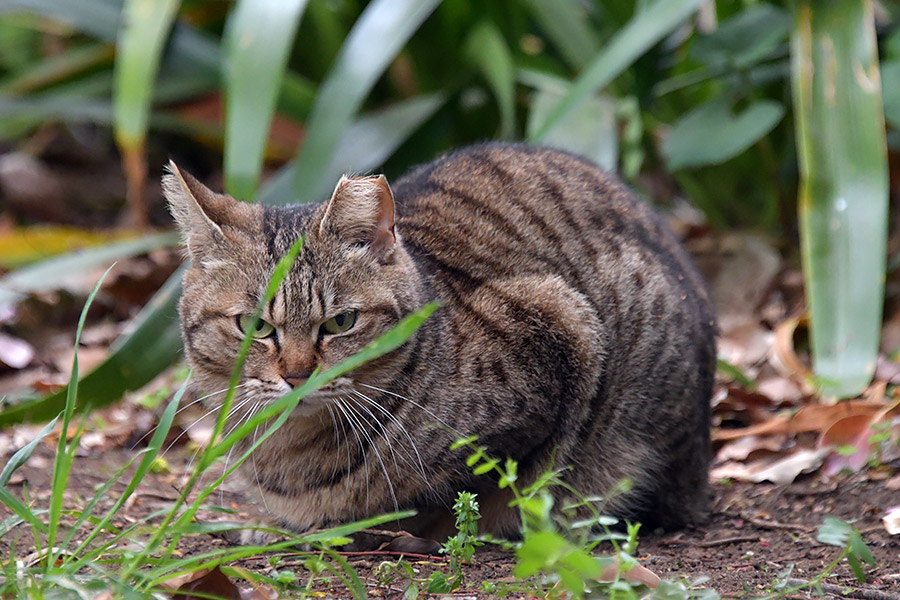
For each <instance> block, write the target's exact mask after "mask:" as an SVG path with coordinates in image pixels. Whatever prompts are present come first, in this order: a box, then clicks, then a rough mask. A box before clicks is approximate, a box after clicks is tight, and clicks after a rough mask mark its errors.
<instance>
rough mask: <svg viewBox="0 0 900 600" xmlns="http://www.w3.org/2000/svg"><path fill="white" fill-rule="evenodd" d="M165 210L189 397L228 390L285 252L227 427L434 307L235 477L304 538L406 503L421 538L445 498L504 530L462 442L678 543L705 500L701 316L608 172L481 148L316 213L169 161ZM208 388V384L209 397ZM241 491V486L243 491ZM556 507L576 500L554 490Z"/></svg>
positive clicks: (509, 526) (658, 231)
mask: <svg viewBox="0 0 900 600" xmlns="http://www.w3.org/2000/svg"><path fill="white" fill-rule="evenodd" d="M164 187H165V191H166V196H167V197H168V200H169V203H170V206H171V210H172V213H173V215H174V216H175V218H176V220H177V222H178V225H179V227H180V229H181V231H182V233H183V236H184V239H185V242H186V246H187V250H188V253H189V255H190V258H191V259H192V266H191V268H190V269H189V270H188V271H187V272H186V274H185V276H184V295H183V297H182V299H181V305H180V312H181V324H182V332H183V336H184V342H185V349H186V353H187V357H188V360H189V361H190V363H191V366H192V367H193V369H194V372H195V375H196V379H197V381H198V382H199V385H200V386H201V387H202V388H203V389H204V390H205V391H206V392H217V391H221V390H225V389H226V388H227V387H228V381H229V377H230V374H231V370H232V368H233V365H234V363H235V360H236V357H237V354H238V349H239V347H240V345H241V340H242V338H243V337H244V335H245V333H248V330H249V328H251V327H253V320H252V319H250V318H248V317H249V316H250V315H252V314H253V312H254V309H255V308H256V306H257V304H258V303H259V301H260V298H262V297H264V293H265V290H266V286H267V284H268V281H269V278H270V276H271V275H272V270H273V268H274V266H275V264H276V262H278V260H279V259H281V258H282V257H283V256H284V255H285V253H286V252H287V251H288V249H289V248H290V247H291V245H292V244H293V243H294V242H295V241H296V240H297V239H298V238H300V237H301V236H305V245H304V247H303V249H302V252H301V254H300V256H299V258H298V259H297V261H296V262H295V263H294V265H293V267H292V268H291V270H290V272H289V273H288V275H287V276H286V278H285V279H284V281H283V282H282V284H281V286H280V288H279V290H278V292H277V294H276V295H275V297H274V299H273V300H272V301H271V302H270V303H269V304H268V305H267V306H266V307H265V310H264V312H263V314H262V320H261V321H259V322H258V323H256V325H255V328H253V330H252V331H249V334H250V335H252V336H253V337H254V341H253V343H252V345H251V347H250V352H249V354H248V356H247V360H246V363H245V366H244V369H243V375H242V377H241V381H240V387H239V388H238V390H237V395H236V398H235V403H234V412H233V414H232V415H230V416H229V420H230V422H231V423H237V422H240V421H241V420H243V419H246V418H247V417H248V414H249V413H251V412H253V411H256V410H258V409H259V408H260V407H261V406H263V405H265V404H266V403H267V402H270V401H272V400H275V399H277V398H279V397H280V396H282V395H283V394H285V393H286V392H288V391H290V390H291V389H292V388H293V387H295V386H297V385H299V384H301V383H302V382H303V381H305V380H306V378H307V377H308V376H309V375H310V373H311V372H312V371H313V370H314V369H316V368H320V367H321V368H328V367H330V366H333V365H336V364H338V363H340V362H341V361H343V360H344V359H346V358H348V357H349V356H351V355H353V354H354V353H356V352H357V351H359V350H360V349H361V348H363V347H364V346H365V345H366V344H367V343H368V342H370V341H371V340H373V339H375V338H377V337H378V336H380V335H381V334H383V333H385V332H386V331H388V330H390V329H391V328H392V327H393V326H394V325H395V324H396V323H397V322H398V321H399V320H400V319H402V318H403V317H404V316H405V315H407V314H410V313H412V312H414V311H415V310H417V309H419V308H421V307H422V306H423V305H424V304H426V303H427V302H429V301H431V300H434V299H439V300H440V301H441V306H440V308H439V309H438V310H437V312H436V313H435V314H434V315H433V316H432V317H431V318H430V319H428V320H427V321H426V322H425V324H424V325H423V326H422V327H421V328H420V329H419V330H418V331H417V332H416V333H415V334H414V335H413V336H412V337H411V338H410V339H409V340H408V341H407V342H406V343H405V344H403V345H402V346H401V347H400V348H398V349H397V350H395V351H393V352H391V353H389V354H387V355H385V356H383V357H381V358H379V359H377V360H375V361H372V362H371V363H368V364H366V365H364V366H362V367H359V368H357V369H355V370H353V371H351V372H350V373H348V374H346V375H344V376H341V377H339V378H338V379H336V380H334V381H333V382H332V383H330V384H328V385H326V386H325V387H323V388H321V389H320V390H319V391H317V392H315V393H313V394H311V395H309V396H307V397H306V398H304V399H303V400H302V402H301V404H300V406H298V408H297V409H296V411H295V414H294V415H293V416H292V417H291V418H290V419H289V420H288V421H287V422H286V423H285V424H284V426H282V427H281V428H280V429H279V430H278V431H277V432H276V433H275V434H274V435H273V436H272V437H270V438H269V439H268V440H266V441H265V442H264V443H263V444H262V446H261V447H260V448H259V449H258V450H257V451H256V455H255V458H254V460H253V461H252V466H251V472H250V477H251V478H255V479H256V481H257V482H258V487H259V489H261V490H262V494H263V496H264V499H265V503H266V506H267V507H268V508H269V510H270V511H271V512H272V513H274V515H275V516H276V517H277V519H278V520H279V521H280V522H281V523H282V524H285V525H288V526H290V527H292V528H295V529H297V530H306V529H309V528H312V527H321V526H328V525H333V524H337V523H345V522H350V521H354V520H358V519H361V518H364V517H367V516H372V515H375V514H380V513H384V512H389V511H393V510H396V509H407V508H414V509H416V510H417V511H418V515H417V516H416V517H413V518H411V519H409V520H408V521H405V522H403V523H402V526H403V527H404V528H406V529H407V530H409V531H412V532H414V533H417V534H419V535H426V536H435V539H440V538H439V537H437V536H441V535H445V534H446V533H448V532H450V531H451V530H452V526H453V519H452V515H451V514H450V510H449V509H450V507H451V506H452V504H453V500H454V498H455V497H456V493H457V491H459V490H473V491H476V492H478V494H479V501H480V504H481V509H482V514H483V518H482V520H481V521H479V526H480V528H481V530H482V531H483V532H491V533H494V534H496V535H505V536H514V535H516V534H517V532H518V528H519V518H518V514H517V513H516V512H515V511H513V510H512V509H510V508H508V506H507V503H508V501H509V494H508V490H500V489H498V487H497V485H496V481H495V480H494V479H492V478H491V477H489V476H482V477H476V476H474V475H473V474H472V472H471V469H469V468H468V467H467V466H466V463H465V459H466V457H467V453H466V452H465V451H452V450H450V445H451V443H452V442H453V441H454V440H455V439H457V438H459V437H464V436H470V435H477V436H478V443H479V444H483V445H484V446H486V447H487V449H488V452H489V453H490V454H491V455H493V456H496V457H498V458H505V457H507V456H509V457H512V458H513V459H515V460H516V461H518V464H519V477H520V482H521V483H522V484H523V485H526V484H527V483H530V481H531V480H533V479H534V478H535V477H536V476H538V475H539V474H540V473H542V472H544V471H545V470H547V469H550V468H560V467H568V468H567V469H565V470H563V471H562V472H561V475H560V477H561V479H562V480H563V481H564V482H565V483H566V484H568V486H569V487H570V488H571V489H574V490H578V491H579V492H580V493H581V494H583V495H584V496H588V497H593V496H603V495H605V494H607V493H608V492H609V491H610V490H612V489H613V488H614V487H615V486H616V484H617V483H618V482H620V481H622V480H624V479H629V480H630V481H631V482H632V486H631V488H630V490H629V491H627V492H625V493H621V494H618V495H615V496H612V497H610V498H608V499H607V501H606V502H605V504H603V505H602V506H600V510H601V511H602V512H604V513H606V514H612V515H614V516H617V517H621V518H627V519H632V520H639V521H642V522H643V523H644V524H645V525H647V526H651V527H652V526H662V527H666V528H675V527H679V526H682V525H684V524H685V523H687V522H690V521H694V520H697V519H699V518H700V517H702V516H703V515H704V514H705V512H706V509H707V502H708V490H707V465H708V460H709V400H710V395H711V391H712V382H713V374H714V370H715V343H714V330H715V325H714V317H713V311H712V308H711V305H710V302H709V299H708V295H707V292H706V291H705V289H704V285H703V282H702V280H701V278H700V276H699V275H698V274H697V272H696V270H695V269H694V268H693V266H692V265H691V263H690V260H689V259H688V256H687V255H686V253H685V252H684V250H683V249H682V248H681V246H680V245H679V243H678V242H677V240H676V239H675V237H674V235H673V234H672V233H671V231H669V229H668V228H667V227H666V226H665V225H664V224H663V223H662V221H661V220H660V218H659V217H658V216H657V215H656V214H654V213H653V211H652V210H651V209H650V208H649V207H647V206H646V205H645V204H644V203H642V202H640V201H639V200H638V199H637V198H636V197H635V196H634V194H633V193H632V192H631V191H630V190H629V189H628V188H627V187H625V186H624V185H622V184H621V183H619V182H618V181H617V180H616V179H615V178H614V177H612V176H610V175H608V174H605V173H603V172H601V171H600V170H599V169H598V168H597V167H596V166H594V165H593V164H591V163H589V162H588V161H586V160H584V159H582V158H579V157H576V156H573V155H570V154H566V153H562V152H559V151H555V150H549V149H544V148H535V147H530V146H525V145H514V144H501V143H493V144H485V145H479V146H473V147H469V148H465V149H462V150H459V151H457V152H455V153H452V154H450V155H448V156H445V157H442V158H439V159H437V160H435V161H434V162H431V163H429V164H426V165H423V166H420V167H418V168H416V169H414V170H413V171H412V172H411V173H409V174H408V175H406V176H405V177H403V178H401V179H399V180H397V181H396V182H395V183H394V184H393V190H392V189H391V186H389V185H388V182H387V180H386V179H385V178H384V177H383V176H378V177H361V178H342V179H341V181H340V182H339V183H338V184H337V186H336V188H335V190H334V194H333V195H332V197H331V199H330V200H328V201H327V202H324V203H322V204H305V205H297V206H290V207H269V206H266V207H263V206H257V205H251V204H245V203H242V202H237V201H235V200H233V199H231V198H230V197H227V196H223V195H219V194H215V193H213V192H211V191H210V190H209V189H207V188H206V187H204V186H203V185H202V184H200V183H199V182H197V181H196V180H195V179H193V178H192V177H190V176H189V175H187V174H186V173H183V172H180V171H179V170H178V169H177V167H175V166H174V164H173V165H171V172H170V173H169V174H168V175H166V177H165V179H164ZM222 394H224V392H220V395H219V396H218V398H221V397H222ZM248 487H250V488H253V489H256V488H257V485H256V484H254V485H252V486H248ZM551 491H552V493H553V494H554V496H555V497H556V505H557V506H561V505H563V504H564V503H566V502H567V501H570V500H571V499H572V497H571V495H570V493H569V492H567V489H566V486H554V487H553V488H552V489H551Z"/></svg>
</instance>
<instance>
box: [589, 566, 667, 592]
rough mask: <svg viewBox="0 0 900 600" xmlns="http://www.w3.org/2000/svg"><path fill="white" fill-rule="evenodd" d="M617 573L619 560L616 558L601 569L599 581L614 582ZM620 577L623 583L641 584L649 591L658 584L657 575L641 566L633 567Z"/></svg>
mask: <svg viewBox="0 0 900 600" xmlns="http://www.w3.org/2000/svg"><path fill="white" fill-rule="evenodd" d="M618 571H619V560H618V559H617V558H614V559H613V563H612V564H611V565H609V566H608V567H606V568H605V569H603V574H602V575H600V581H613V580H615V578H616V573H617V572H618ZM622 577H623V578H624V579H625V581H628V582H630V583H641V584H643V585H646V586H647V587H648V588H651V589H653V588H655V587H656V586H658V585H659V582H660V579H659V575H657V574H656V573H654V572H653V571H651V570H650V569H648V568H647V567H645V566H643V565H635V566H633V567H632V568H630V569H628V570H627V571H625V572H624V573H622Z"/></svg>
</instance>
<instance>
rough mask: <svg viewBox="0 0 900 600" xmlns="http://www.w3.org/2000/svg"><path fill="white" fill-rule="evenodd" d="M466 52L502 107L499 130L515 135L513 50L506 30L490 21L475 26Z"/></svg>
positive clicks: (509, 135)
mask: <svg viewBox="0 0 900 600" xmlns="http://www.w3.org/2000/svg"><path fill="white" fill-rule="evenodd" d="M465 53H466V56H467V57H468V59H469V61H470V62H472V63H473V64H474V65H476V66H477V67H478V69H479V70H480V71H481V73H482V75H484V78H485V79H486V80H487V82H488V85H489V86H490V88H491V91H493V93H494V97H495V98H496V99H497V104H498V105H499V107H500V132H501V135H502V136H503V137H505V138H511V137H513V136H514V135H515V128H516V105H515V101H516V99H515V91H516V81H515V69H514V68H513V59H512V54H511V53H510V51H509V48H508V47H507V46H506V41H505V40H504V39H503V34H501V33H500V30H499V29H497V26H496V25H494V24H493V23H491V22H490V21H484V22H482V23H480V24H478V25H476V26H475V28H474V29H473V30H472V33H471V34H469V39H468V41H467V42H466V50H465Z"/></svg>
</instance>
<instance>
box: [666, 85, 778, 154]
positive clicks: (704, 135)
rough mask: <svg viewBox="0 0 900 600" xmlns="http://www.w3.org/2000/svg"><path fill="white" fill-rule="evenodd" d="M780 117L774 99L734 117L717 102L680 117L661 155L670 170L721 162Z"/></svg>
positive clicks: (768, 128)
mask: <svg viewBox="0 0 900 600" xmlns="http://www.w3.org/2000/svg"><path fill="white" fill-rule="evenodd" d="M783 117H784V107H783V106H782V105H781V104H780V103H778V102H775V101H774V100H759V101H757V102H754V103H753V104H750V105H749V106H747V108H745V109H744V110H743V111H741V112H740V114H738V115H734V114H732V112H731V109H730V108H729V105H728V103H727V101H725V100H722V99H719V100H714V101H712V102H708V103H706V104H703V105H701V106H698V107H697V108H695V109H694V110H692V111H690V112H689V113H687V114H685V115H684V116H682V117H681V118H680V119H679V120H678V121H677V122H676V123H675V124H674V125H673V126H672V129H671V131H669V133H668V135H667V136H666V139H665V141H664V142H663V145H662V154H663V157H665V159H666V163H667V164H668V166H669V169H671V170H673V171H674V170H677V169H684V168H687V167H700V166H705V165H714V164H719V163H722V162H725V161H726V160H728V159H729V158H732V157H734V156H737V155H738V154H740V153H741V152H743V151H744V150H746V149H747V148H749V147H750V146H752V145H753V144H754V143H756V142H757V141H759V139H760V138H762V137H763V136H764V135H766V134H767V133H769V132H770V131H772V129H774V128H775V126H776V125H778V123H779V122H780V121H781V119H782V118H783Z"/></svg>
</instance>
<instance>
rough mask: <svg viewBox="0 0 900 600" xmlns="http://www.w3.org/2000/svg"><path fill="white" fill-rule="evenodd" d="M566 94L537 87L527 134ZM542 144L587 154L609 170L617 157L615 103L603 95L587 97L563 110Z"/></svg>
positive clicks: (614, 168) (614, 164) (617, 141)
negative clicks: (565, 110)
mask: <svg viewBox="0 0 900 600" xmlns="http://www.w3.org/2000/svg"><path fill="white" fill-rule="evenodd" d="M564 96H565V91H556V90H553V89H546V88H544V89H539V90H538V91H537V92H535V94H534V96H533V99H532V101H531V113H529V115H528V135H529V136H531V134H532V133H534V132H535V131H536V129H537V127H538V126H539V125H540V123H543V122H544V121H545V120H546V118H547V115H548V114H549V113H550V111H551V110H553V108H554V107H555V106H556V105H557V104H558V103H559V101H560V99H562V98H563V97H564ZM543 143H545V144H548V145H550V146H553V147H555V148H560V149H562V150H568V151H569V152H574V153H575V154H580V155H581V156H584V157H587V158H589V159H591V160H592V161H594V162H595V163H597V164H598V165H599V166H600V168H602V169H604V170H605V171H609V172H610V173H614V172H615V171H616V163H617V162H618V159H619V136H618V129H617V127H616V106H615V103H614V102H613V101H612V100H611V99H609V98H607V97H604V96H599V97H593V98H588V99H587V100H586V101H585V102H583V103H582V104H581V105H579V106H578V107H577V108H576V109H575V110H573V111H571V112H569V113H568V114H566V116H565V117H564V118H563V120H562V121H560V122H559V124H558V125H557V126H556V127H554V128H553V129H552V130H551V131H550V133H549V134H548V135H547V137H545V138H544V142H543Z"/></svg>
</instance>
